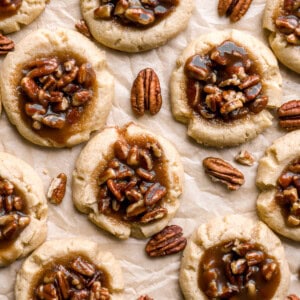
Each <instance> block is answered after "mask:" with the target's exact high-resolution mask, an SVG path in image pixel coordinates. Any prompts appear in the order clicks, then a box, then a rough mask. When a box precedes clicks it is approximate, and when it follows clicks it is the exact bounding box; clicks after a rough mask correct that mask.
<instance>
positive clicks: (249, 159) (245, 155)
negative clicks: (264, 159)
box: [234, 150, 255, 166]
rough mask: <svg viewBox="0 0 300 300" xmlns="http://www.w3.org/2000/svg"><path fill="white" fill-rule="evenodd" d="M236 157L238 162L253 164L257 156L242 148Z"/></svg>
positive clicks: (245, 164)
mask: <svg viewBox="0 0 300 300" xmlns="http://www.w3.org/2000/svg"><path fill="white" fill-rule="evenodd" d="M234 159H235V161H236V162H238V163H239V164H241V165H244V166H252V165H253V164H254V162H255V158H254V157H253V155H252V154H251V153H249V152H248V151H247V150H241V151H240V152H239V153H238V154H237V155H236V156H235V158H234Z"/></svg>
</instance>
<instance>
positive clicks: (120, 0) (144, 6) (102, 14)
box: [94, 0, 179, 27]
mask: <svg viewBox="0 0 300 300" xmlns="http://www.w3.org/2000/svg"><path fill="white" fill-rule="evenodd" d="M100 2H101V4H100V6H99V7H98V8H96V9H95V10H94V17H95V18H99V19H104V20H105V19H114V20H116V21H118V22H120V23H121V24H123V25H126V26H128V25H129V26H142V27H145V26H149V25H151V24H155V23H156V22H157V21H159V20H161V19H162V18H164V17H166V16H167V15H168V14H170V13H171V12H172V10H174V8H175V7H176V6H177V5H178V3H179V0H141V1H140V0H109V1H106V0H105V1H103V0H101V1H100Z"/></svg>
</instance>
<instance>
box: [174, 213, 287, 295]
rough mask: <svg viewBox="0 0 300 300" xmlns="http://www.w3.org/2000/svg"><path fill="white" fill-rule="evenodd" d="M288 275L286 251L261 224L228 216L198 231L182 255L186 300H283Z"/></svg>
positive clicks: (181, 277) (181, 281)
mask: <svg viewBox="0 0 300 300" xmlns="http://www.w3.org/2000/svg"><path fill="white" fill-rule="evenodd" d="M289 280H290V272H289V268H288V264H287V261H286V258H285V254H284V248H283V246H282V245H281V242H280V240H279V239H278V238H277V237H276V235H275V234H273V232H272V231H271V230H270V229H269V228H268V227H267V226H266V225H265V224H263V223H262V222H256V221H254V220H250V219H247V218H245V217H242V216H239V215H230V216H226V217H219V218H216V219H213V220H211V221H210V222H208V223H207V224H202V225H200V226H199V227H198V228H197V229H196V230H195V231H194V233H193V234H192V237H191V238H190V240H189V241H188V245H187V247H186V248H185V250H184V253H183V258H182V262H181V268H180V277H179V281H180V286H181V289H182V292H183V295H184V297H185V299H189V300H196V299H197V300H201V299H203V300H204V299H230V298H231V297H234V299H241V300H247V299H249V300H250V299H252V300H255V299H257V300H259V299H266V300H268V299H269V300H270V299H272V300H281V299H284V297H285V296H286V293H287V291H288V288H289Z"/></svg>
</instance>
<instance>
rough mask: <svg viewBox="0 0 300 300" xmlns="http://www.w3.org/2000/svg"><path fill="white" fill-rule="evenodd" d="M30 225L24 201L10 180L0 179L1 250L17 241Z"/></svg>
mask: <svg viewBox="0 0 300 300" xmlns="http://www.w3.org/2000/svg"><path fill="white" fill-rule="evenodd" d="M29 223H30V217H29V216H28V215H27V210H26V203H25V201H24V199H23V198H22V197H20V195H19V193H18V192H17V191H16V189H15V187H14V185H13V184H12V183H11V182H10V181H9V180H7V179H2V178H0V249H1V248H6V247H8V246H9V245H10V244H11V243H12V242H13V241H14V240H16V239H17V238H18V236H19V235H20V233H21V232H22V231H23V230H24V228H25V227H26V226H27V225H28V224H29Z"/></svg>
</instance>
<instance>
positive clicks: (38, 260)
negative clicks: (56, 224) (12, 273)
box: [15, 238, 124, 300]
mask: <svg viewBox="0 0 300 300" xmlns="http://www.w3.org/2000/svg"><path fill="white" fill-rule="evenodd" d="M123 288H124V283H123V275H122V270H121V267H120V265H119V262H118V261H117V260H116V259H115V258H114V256H113V255H112V254H111V253H110V252H106V251H103V250H102V249H101V246H100V245H98V244H97V243H95V242H92V241H90V240H86V239H80V238H77V239H63V240H51V241H47V242H45V243H44V244H43V245H42V246H41V247H40V248H38V249H37V250H36V251H35V252H33V253H32V255H31V256H30V257H28V258H27V259H26V260H25V262H24V263H23V265H22V268H21V269H20V271H19V273H18V275H17V279H16V284H15V298H16V300H23V299H35V300H39V299H50V296H51V297H52V298H51V299H112V300H121V299H122V290H123ZM47 297H48V298H47Z"/></svg>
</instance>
